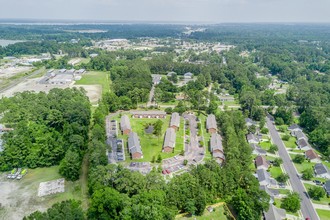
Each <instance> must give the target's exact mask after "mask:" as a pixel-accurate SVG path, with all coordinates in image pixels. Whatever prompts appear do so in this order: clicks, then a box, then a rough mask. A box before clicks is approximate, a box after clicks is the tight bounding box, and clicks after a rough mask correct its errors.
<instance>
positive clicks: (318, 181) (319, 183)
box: [313, 180, 322, 186]
mask: <svg viewBox="0 0 330 220" xmlns="http://www.w3.org/2000/svg"><path fill="white" fill-rule="evenodd" d="M313 182H314V183H315V184H316V185H318V186H320V185H322V182H321V181H320V180H313Z"/></svg>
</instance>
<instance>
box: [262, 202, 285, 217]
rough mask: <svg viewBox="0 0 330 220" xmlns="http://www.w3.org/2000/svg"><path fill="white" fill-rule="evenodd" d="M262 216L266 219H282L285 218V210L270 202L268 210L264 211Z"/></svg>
mask: <svg viewBox="0 0 330 220" xmlns="http://www.w3.org/2000/svg"><path fill="white" fill-rule="evenodd" d="M264 216H265V219H266V220H282V219H285V218H286V212H285V210H284V209H279V208H277V207H275V206H274V205H273V204H271V205H270V206H269V209H268V211H267V212H264Z"/></svg>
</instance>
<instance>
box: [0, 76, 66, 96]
mask: <svg viewBox="0 0 330 220" xmlns="http://www.w3.org/2000/svg"><path fill="white" fill-rule="evenodd" d="M41 79H42V77H39V78H34V79H28V80H26V81H24V82H21V83H19V84H17V85H15V86H13V87H12V88H9V89H7V90H6V91H5V92H3V93H2V94H1V96H4V97H12V96H13V95H14V94H15V93H18V92H25V91H35V92H49V91H50V90H51V89H54V88H60V89H65V88H68V87H70V85H69V84H67V85H51V84H39V83H38V82H39V81H40V80H41Z"/></svg>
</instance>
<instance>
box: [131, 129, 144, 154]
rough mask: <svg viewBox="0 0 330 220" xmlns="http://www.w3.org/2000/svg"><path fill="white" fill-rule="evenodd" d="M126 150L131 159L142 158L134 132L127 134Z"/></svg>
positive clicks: (138, 141) (138, 140) (137, 138)
mask: <svg viewBox="0 0 330 220" xmlns="http://www.w3.org/2000/svg"><path fill="white" fill-rule="evenodd" d="M128 151H129V153H130V154H131V157H132V159H141V158H143V153H142V149H141V145H140V139H139V137H138V135H137V133H135V132H131V133H129V135H128Z"/></svg>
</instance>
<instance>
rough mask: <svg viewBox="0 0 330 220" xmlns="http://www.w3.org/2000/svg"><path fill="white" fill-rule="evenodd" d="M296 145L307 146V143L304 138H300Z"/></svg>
mask: <svg viewBox="0 0 330 220" xmlns="http://www.w3.org/2000/svg"><path fill="white" fill-rule="evenodd" d="M298 146H299V147H307V146H309V144H308V142H307V141H306V140H305V139H300V140H298Z"/></svg>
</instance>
